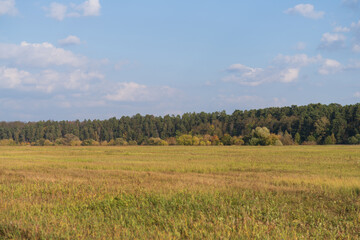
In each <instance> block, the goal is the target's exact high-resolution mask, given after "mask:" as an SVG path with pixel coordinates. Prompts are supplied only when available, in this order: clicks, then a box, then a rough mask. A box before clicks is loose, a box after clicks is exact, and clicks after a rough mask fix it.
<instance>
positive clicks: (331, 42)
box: [319, 33, 346, 50]
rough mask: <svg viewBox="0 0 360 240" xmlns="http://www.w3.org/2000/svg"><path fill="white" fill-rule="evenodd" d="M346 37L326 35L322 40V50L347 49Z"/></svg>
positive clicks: (336, 34)
mask: <svg viewBox="0 0 360 240" xmlns="http://www.w3.org/2000/svg"><path fill="white" fill-rule="evenodd" d="M345 40H346V37H345V36H344V35H342V34H338V33H324V34H323V35H322V38H321V44H320V46H319V47H320V48H322V49H328V50H333V49H338V48H343V47H345Z"/></svg>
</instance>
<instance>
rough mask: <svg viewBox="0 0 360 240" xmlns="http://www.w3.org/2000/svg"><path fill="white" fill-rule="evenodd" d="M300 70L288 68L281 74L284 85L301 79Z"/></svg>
mask: <svg viewBox="0 0 360 240" xmlns="http://www.w3.org/2000/svg"><path fill="white" fill-rule="evenodd" d="M299 71H300V69H299V68H288V69H285V70H283V71H282V72H281V73H280V81H281V82H284V83H289V82H293V81H295V80H296V79H298V77H299Z"/></svg>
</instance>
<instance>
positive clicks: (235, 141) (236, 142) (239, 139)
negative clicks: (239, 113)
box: [231, 136, 244, 146]
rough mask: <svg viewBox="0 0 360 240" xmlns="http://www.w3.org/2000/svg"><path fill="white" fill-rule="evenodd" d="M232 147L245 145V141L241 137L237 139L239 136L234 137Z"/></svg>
mask: <svg viewBox="0 0 360 240" xmlns="http://www.w3.org/2000/svg"><path fill="white" fill-rule="evenodd" d="M231 145H238V146H240V145H244V140H243V138H242V137H241V136H239V137H237V136H234V137H232V138H231Z"/></svg>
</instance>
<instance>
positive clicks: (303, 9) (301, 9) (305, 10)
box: [285, 4, 325, 19]
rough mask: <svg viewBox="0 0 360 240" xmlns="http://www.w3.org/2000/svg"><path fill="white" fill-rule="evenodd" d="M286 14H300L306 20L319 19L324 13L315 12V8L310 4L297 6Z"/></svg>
mask: <svg viewBox="0 0 360 240" xmlns="http://www.w3.org/2000/svg"><path fill="white" fill-rule="evenodd" d="M285 13H287V14H294V15H295V14H300V15H302V16H304V17H306V18H312V19H319V18H322V17H323V16H324V14H325V13H324V12H321V11H315V8H314V6H313V5H311V4H298V5H296V6H295V7H293V8H289V9H287V10H286V11H285Z"/></svg>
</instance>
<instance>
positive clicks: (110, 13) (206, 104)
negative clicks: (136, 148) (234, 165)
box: [0, 0, 360, 122]
mask: <svg viewBox="0 0 360 240" xmlns="http://www.w3.org/2000/svg"><path fill="white" fill-rule="evenodd" d="M359 101H360V0H332V1H329V0H317V1H314V0H312V1H296V0H290V1H264V0H261V1H260V0H252V1H249V0H248V1H239V0H227V1H219V0H206V1H205V0H198V1H190V0H183V1H169V0H153V1H144V0H143V1H141V0H131V1H130V0H129V1H125V0H117V1H110V0H70V1H68V0H63V1H48V0H33V1H27V0H0V121H25V122H26V121H38V120H76V119H79V120H84V119H108V118H111V117H117V118H119V117H121V116H132V115H135V114H137V113H140V114H142V115H145V114H152V115H156V116H163V115H166V114H170V115H172V114H174V115H177V114H183V113H186V112H201V111H205V112H215V111H222V110H225V111H226V112H227V113H232V112H233V111H234V110H247V109H258V108H266V107H281V106H291V105H307V104H310V103H323V104H330V103H339V104H342V105H347V104H355V103H358V102H359Z"/></svg>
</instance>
